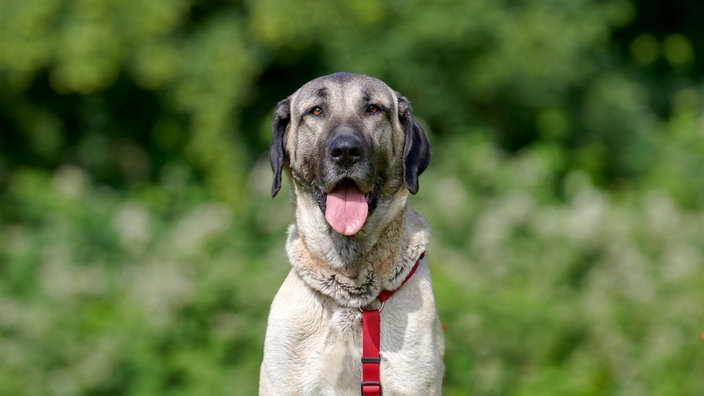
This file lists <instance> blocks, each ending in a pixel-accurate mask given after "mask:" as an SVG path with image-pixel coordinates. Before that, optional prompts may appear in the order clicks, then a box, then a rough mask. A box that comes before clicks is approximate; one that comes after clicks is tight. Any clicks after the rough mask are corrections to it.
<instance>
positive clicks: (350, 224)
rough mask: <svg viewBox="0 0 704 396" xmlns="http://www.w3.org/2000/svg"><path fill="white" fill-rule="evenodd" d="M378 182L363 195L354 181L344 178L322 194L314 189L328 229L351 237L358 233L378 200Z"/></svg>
mask: <svg viewBox="0 0 704 396" xmlns="http://www.w3.org/2000/svg"><path fill="white" fill-rule="evenodd" d="M380 184H381V183H380V181H379V182H378V183H377V185H376V186H375V187H374V188H373V189H372V190H371V191H369V192H367V193H364V192H362V190H361V189H360V188H359V186H358V185H357V183H355V181H354V180H352V179H349V178H344V179H342V180H340V181H339V182H338V183H337V184H336V185H334V186H333V188H332V189H330V191H327V192H324V191H321V190H319V189H317V188H316V189H315V198H316V199H317V201H318V206H319V207H320V210H321V211H322V212H323V214H324V215H325V220H327V222H328V224H329V225H330V227H332V229H333V230H335V232H337V233H339V234H342V235H345V236H351V235H354V234H356V233H358V232H359V230H361V229H362V227H363V226H364V223H365V222H366V221H367V218H368V217H369V215H370V214H371V213H372V212H373V211H374V209H376V205H377V202H378V200H379V191H380V189H379V187H380Z"/></svg>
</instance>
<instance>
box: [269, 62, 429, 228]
mask: <svg viewBox="0 0 704 396" xmlns="http://www.w3.org/2000/svg"><path fill="white" fill-rule="evenodd" d="M270 159H271V166H272V169H273V171H274V182H273V184H272V190H271V193H272V196H275V195H276V194H277V193H278V191H279V190H280V188H281V174H282V171H283V170H284V169H286V171H287V172H288V173H289V175H290V176H291V179H292V181H293V183H294V184H296V186H298V187H300V188H301V191H303V192H304V193H306V194H309V195H310V197H311V198H312V199H315V201H317V203H318V206H319V207H320V210H321V211H322V213H323V214H324V215H325V219H326V220H327V222H328V224H329V225H330V226H331V227H332V228H333V229H334V230H335V231H336V232H338V233H339V234H342V235H348V236H349V235H354V234H356V233H357V232H358V231H359V230H360V229H361V228H362V227H363V226H364V224H365V222H366V221H367V218H368V217H369V216H372V215H373V214H374V212H375V210H376V209H377V208H378V207H380V203H384V202H385V201H389V200H392V199H393V197H394V196H395V194H396V192H397V191H398V190H399V189H400V188H403V187H404V186H405V188H407V189H408V191H410V192H411V193H413V194H415V193H416V192H417V191H418V176H419V175H420V174H421V173H422V172H423V170H425V168H426V167H427V166H428V163H429V161H430V145H429V144H428V141H427V139H426V137H425V133H424V132H423V129H422V128H421V127H420V126H419V125H418V123H417V122H416V121H415V119H414V117H413V113H412V111H411V106H410V103H409V102H408V100H406V98H404V97H403V96H401V95H400V94H398V93H397V92H395V91H394V90H392V89H391V88H389V87H388V86H387V85H386V84H385V83H383V82H382V81H380V80H378V79H375V78H373V77H369V76H365V75H359V74H350V73H336V74H331V75H328V76H324V77H320V78H317V79H315V80H312V81H310V82H308V83H307V84H305V85H304V86H302V87H301V88H300V89H299V90H298V91H296V92H295V93H294V94H293V95H291V96H289V97H288V98H286V99H284V100H283V101H281V102H279V104H278V106H277V107H276V110H275V112H274V118H273V122H272V143H271V150H270Z"/></svg>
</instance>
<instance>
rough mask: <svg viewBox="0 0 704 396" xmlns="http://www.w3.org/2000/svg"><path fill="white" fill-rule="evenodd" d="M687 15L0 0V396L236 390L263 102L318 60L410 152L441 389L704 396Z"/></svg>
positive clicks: (260, 225)
mask: <svg viewBox="0 0 704 396" xmlns="http://www.w3.org/2000/svg"><path fill="white" fill-rule="evenodd" d="M702 8H704V6H702V4H700V3H699V2H695V1H694V0H685V1H680V2H677V4H664V3H663V4H659V3H657V2H644V1H632V2H631V1H628V0H605V1H596V0H579V1H572V2H569V4H567V3H565V2H558V1H552V0H523V1H517V2H495V1H488V0H476V1H440V2H421V1H417V0H406V1H389V2H381V3H380V2H371V1H366V0H365V1H344V0H336V1H319V0H310V1H306V2H283V1H277V0H261V1H256V2H255V1H242V2H235V1H231V2H215V1H211V0H177V1H163V0H154V1H150V2H137V1H116V0H103V1H99V2H97V1H91V0H73V1H68V0H5V1H3V2H0V130H1V131H2V135H1V138H0V148H1V149H0V194H2V195H1V196H2V199H1V200H0V224H2V227H1V228H0V241H1V242H0V394H11V395H48V394H50V395H94V394H100V395H154V394H183V395H200V394H203V395H206V394H207V395H211V394H227V393H232V394H253V393H255V392H256V385H257V380H258V365H259V360H260V358H261V343H262V338H263V333H264V328H265V321H266V313H267V310H268V305H269V302H270V300H271V298H272V296H273V294H274V292H275V290H276V288H277V287H278V285H279V283H280V281H281V279H282V278H283V276H284V274H285V273H286V271H287V270H288V265H287V264H286V259H285V256H284V252H283V239H284V232H285V227H286V225H287V224H288V223H289V222H290V221H291V215H290V213H289V212H290V210H289V207H288V202H286V200H285V199H278V200H268V199H266V198H267V197H268V191H269V183H270V180H271V179H270V171H269V166H268V163H267V159H266V158H267V153H266V150H267V148H268V140H269V127H268V124H269V120H270V116H271V111H272V108H273V105H274V104H275V103H276V101H277V100H279V99H282V98H284V97H285V96H286V95H288V94H290V93H291V92H293V91H294V90H295V89H296V88H297V87H298V86H300V85H301V84H302V83H304V82H305V81H307V80H309V79H311V78H313V77H316V76H318V75H321V74H325V73H328V72H333V71H338V70H347V71H353V72H362V73H367V74H371V75H374V76H376V77H379V78H381V79H383V80H385V81H387V82H388V83H389V84H390V85H391V86H392V87H394V88H395V89H397V90H399V91H400V92H402V93H403V94H404V95H405V96H407V97H408V98H409V99H410V100H411V101H412V102H413V104H414V109H415V112H416V114H417V116H418V117H419V118H420V119H421V120H422V122H423V123H424V125H425V126H426V129H427V132H428V133H429V135H430V137H431V140H432V143H433V146H434V158H433V162H432V164H431V167H430V168H429V170H428V171H427V175H424V176H423V178H422V180H421V184H422V188H421V192H420V194H419V195H418V196H417V197H415V199H414V201H413V203H414V206H415V207H416V209H418V211H419V212H421V213H422V214H423V215H424V216H426V217H427V218H428V220H429V221H430V223H431V224H432V225H433V229H434V239H433V247H432V248H431V251H430V253H431V254H430V257H431V265H432V267H433V271H434V276H435V283H436V294H437V297H438V305H439V308H440V310H441V315H442V319H443V321H444V322H446V323H447V324H448V326H449V330H448V332H447V337H448V351H447V359H446V360H447V365H448V373H447V385H446V393H447V394H457V395H464V394H476V395H499V394H501V395H505V394H514V395H522V394H541V395H551V394H556V395H557V394H577V395H579V394H584V395H593V394H621V395H630V394H633V395H636V394H637V395H641V394H656V395H682V394H701V393H703V392H704V381H703V380H701V378H700V377H701V376H700V375H699V374H698V373H700V372H701V371H702V370H703V369H704V367H702V366H703V365H704V363H702V362H704V359H702V358H703V357H704V356H703V354H704V352H702V350H701V345H699V346H698V349H697V347H696V346H695V345H696V344H697V343H698V341H697V336H698V334H699V332H700V331H702V330H704V318H703V317H702V315H701V313H700V311H701V309H698V303H699V302H700V301H702V298H704V288H702V286H701V285H704V279H703V278H704V275H702V274H703V273H704V272H702V271H701V265H702V262H703V260H702V259H703V255H704V240H702V236H701V232H700V229H701V228H702V224H704V219H703V218H702V215H701V210H702V208H703V206H704V178H702V177H700V175H699V173H700V169H702V168H704V139H703V138H704V121H703V120H704V117H703V116H704V112H703V111H702V109H703V107H704V106H703V105H704V90H703V89H702V87H703V86H702V76H703V75H704V67H703V65H704V63H702V59H701V54H702V53H704V52H703V51H704V36H703V35H702V32H701V28H700V21H699V17H698V16H699V15H701V12H704V10H703V9H702ZM697 55H699V56H697Z"/></svg>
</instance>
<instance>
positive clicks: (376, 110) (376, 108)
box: [367, 104, 384, 113]
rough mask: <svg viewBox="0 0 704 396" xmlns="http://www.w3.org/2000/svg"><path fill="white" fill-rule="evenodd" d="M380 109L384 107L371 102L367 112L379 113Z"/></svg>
mask: <svg viewBox="0 0 704 396" xmlns="http://www.w3.org/2000/svg"><path fill="white" fill-rule="evenodd" d="M382 111H384V109H383V108H382V107H381V106H379V105H375V104H371V105H369V107H367V113H381V112H382Z"/></svg>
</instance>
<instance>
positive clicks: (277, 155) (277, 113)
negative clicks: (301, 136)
mask: <svg viewBox="0 0 704 396" xmlns="http://www.w3.org/2000/svg"><path fill="white" fill-rule="evenodd" d="M290 106H291V101H290V99H288V98H287V99H284V100H282V101H281V102H279V103H278V105H277V106H276V110H274V118H273V120H272V121H271V147H270V148H269V161H270V162H271V170H273V171H274V181H273V183H272V184H271V196H272V198H273V197H275V196H276V194H277V193H278V192H279V190H280V189H281V172H282V171H283V168H284V161H285V159H286V151H285V149H284V142H285V137H286V131H287V130H288V124H289V122H290V121H291V107H290Z"/></svg>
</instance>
